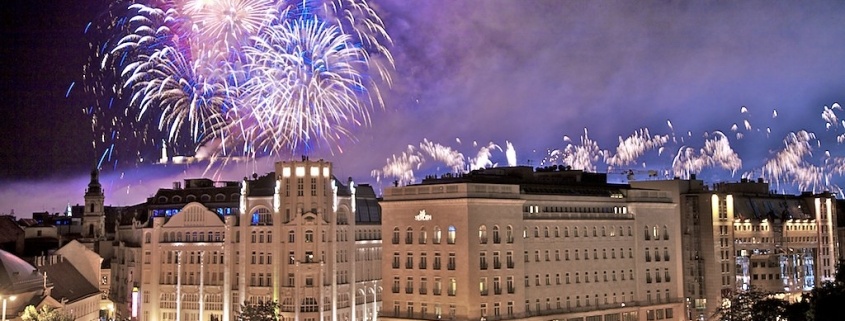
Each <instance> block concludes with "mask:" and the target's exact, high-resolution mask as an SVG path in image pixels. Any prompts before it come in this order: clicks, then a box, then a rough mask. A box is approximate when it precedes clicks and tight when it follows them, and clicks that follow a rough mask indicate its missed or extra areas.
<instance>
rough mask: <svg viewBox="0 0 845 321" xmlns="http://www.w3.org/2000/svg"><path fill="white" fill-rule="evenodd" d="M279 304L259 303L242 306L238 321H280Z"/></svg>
mask: <svg viewBox="0 0 845 321" xmlns="http://www.w3.org/2000/svg"><path fill="white" fill-rule="evenodd" d="M278 311H279V302H276V301H272V302H270V301H268V302H263V301H259V302H258V303H256V304H247V303H246V302H244V304H241V311H240V312H239V313H238V317H237V320H238V321H278V320H279V313H278Z"/></svg>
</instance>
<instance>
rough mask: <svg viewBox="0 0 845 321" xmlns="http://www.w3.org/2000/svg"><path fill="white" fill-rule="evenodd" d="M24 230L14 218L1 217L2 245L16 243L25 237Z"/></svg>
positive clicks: (0, 241) (0, 232)
mask: <svg viewBox="0 0 845 321" xmlns="http://www.w3.org/2000/svg"><path fill="white" fill-rule="evenodd" d="M23 234H24V232H23V228H21V227H20V225H18V223H16V222H15V218H14V217H12V216H0V243H9V242H16V241H17V240H18V238H19V237H20V236H21V235H23Z"/></svg>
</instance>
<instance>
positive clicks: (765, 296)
mask: <svg viewBox="0 0 845 321" xmlns="http://www.w3.org/2000/svg"><path fill="white" fill-rule="evenodd" d="M786 305H787V304H786V302H784V301H783V300H780V299H777V298H774V297H772V294H771V293H768V292H762V291H758V290H756V289H751V290H749V291H744V292H739V293H735V294H734V295H733V296H732V297H729V298H727V300H726V301H725V302H724V304H723V305H722V306H720V307H719V309H718V310H717V311H716V314H717V315H716V316H717V318H718V320H722V321H776V320H778V317H779V316H781V315H782V314H783V311H784V310H785V309H786Z"/></svg>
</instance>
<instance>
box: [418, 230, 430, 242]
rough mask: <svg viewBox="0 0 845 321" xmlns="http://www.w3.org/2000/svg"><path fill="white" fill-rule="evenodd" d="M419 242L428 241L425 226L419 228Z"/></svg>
mask: <svg viewBox="0 0 845 321" xmlns="http://www.w3.org/2000/svg"><path fill="white" fill-rule="evenodd" d="M419 242H420V244H425V243H426V242H428V232H426V230H425V226H423V227H421V228H420V240H419Z"/></svg>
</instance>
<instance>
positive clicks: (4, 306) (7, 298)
mask: <svg viewBox="0 0 845 321" xmlns="http://www.w3.org/2000/svg"><path fill="white" fill-rule="evenodd" d="M0 297H2V298H3V321H6V301H14V300H15V298H17V297H16V296H14V295H10V296H6V297H4V296H0Z"/></svg>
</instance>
